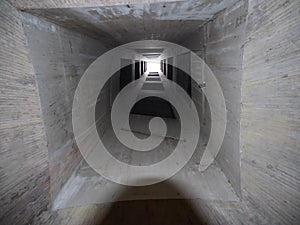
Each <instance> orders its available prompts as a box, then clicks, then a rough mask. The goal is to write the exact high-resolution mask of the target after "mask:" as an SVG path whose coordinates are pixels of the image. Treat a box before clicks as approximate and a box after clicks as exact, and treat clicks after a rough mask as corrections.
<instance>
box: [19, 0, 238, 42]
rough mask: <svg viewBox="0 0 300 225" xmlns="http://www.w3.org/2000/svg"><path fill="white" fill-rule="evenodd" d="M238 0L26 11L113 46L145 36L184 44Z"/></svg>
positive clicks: (206, 0)
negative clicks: (189, 37)
mask: <svg viewBox="0 0 300 225" xmlns="http://www.w3.org/2000/svg"><path fill="white" fill-rule="evenodd" d="M237 1H238V0H200V1H199V0H190V1H175V2H161V3H152V4H144V3H143V4H142V3H139V4H127V5H115V6H100V7H99V6H97V7H80V8H77V7H75V8H49V9H46V8H42V9H27V10H25V11H26V12H28V13H31V14H33V15H36V16H39V17H43V18H46V19H47V20H50V21H52V22H54V23H56V24H58V25H61V26H63V27H67V28H69V29H73V30H76V31H78V32H80V33H84V34H87V35H89V36H92V37H94V38H97V39H99V40H101V41H103V42H105V43H107V44H111V45H112V46H115V45H119V44H123V43H127V42H131V41H137V40H146V39H159V40H165V41H171V42H175V43H181V42H182V41H184V40H185V39H186V38H187V37H188V36H189V35H191V34H192V33H193V32H195V31H197V30H198V29H199V27H200V26H202V25H203V24H204V23H205V22H207V21H208V20H210V19H212V18H213V16H214V15H215V14H216V13H218V12H220V11H221V10H223V9H225V8H227V7H229V6H231V5H232V4H234V3H235V2H237Z"/></svg>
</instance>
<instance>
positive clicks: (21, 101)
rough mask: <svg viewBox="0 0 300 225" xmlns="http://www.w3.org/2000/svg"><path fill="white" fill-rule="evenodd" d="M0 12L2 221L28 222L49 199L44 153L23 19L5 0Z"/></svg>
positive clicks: (10, 222)
mask: <svg viewBox="0 0 300 225" xmlns="http://www.w3.org/2000/svg"><path fill="white" fill-rule="evenodd" d="M0 15H1V19H0V42H1V43H0V93H1V94H0V151H1V152H0V155H1V156H0V198H1V199H0V224H27V223H31V220H32V218H33V217H34V216H36V215H38V214H40V213H41V212H42V211H44V210H46V209H47V205H48V202H49V199H50V195H49V188H50V185H49V168H48V152H47V147H46V140H45V133H44V130H43V122H42V118H41V111H40V104H39V96H38V90H37V84H36V79H35V74H34V71H33V67H32V64H31V63H30V59H29V53H28V48H27V43H26V37H25V34H24V31H23V28H22V23H21V20H20V19H19V16H18V12H17V11H16V10H15V9H14V8H13V7H11V6H10V5H9V4H7V3H6V1H0Z"/></svg>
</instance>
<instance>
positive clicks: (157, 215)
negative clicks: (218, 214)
mask: <svg viewBox="0 0 300 225" xmlns="http://www.w3.org/2000/svg"><path fill="white" fill-rule="evenodd" d="M137 189H145V190H147V189H150V186H144V187H132V188H129V187H128V188H127V189H126V190H125V191H124V192H122V193H121V194H119V198H118V200H117V202H115V203H113V204H112V206H111V208H110V210H109V211H108V213H107V214H106V216H104V217H103V218H102V219H101V221H99V222H98V223H96V224H99V225H116V224H118V225H121V224H124V225H125V224H126V225H130V224H132V225H133V224H136V225H143V224H147V225H157V224H164V225H167V224H172V225H177V224H178V225H179V224H180V225H182V224H197V225H201V224H209V222H208V220H207V218H206V217H205V215H204V213H203V211H201V212H197V211H196V210H195V209H194V208H193V206H192V204H191V202H189V201H188V200H182V199H180V200H179V199H161V200H137V201H122V199H125V198H126V196H134V194H135V192H136V190H137ZM152 190H153V189H152ZM158 191H159V192H163V193H165V192H169V193H170V192H172V193H174V192H175V193H176V195H178V196H180V195H182V194H181V193H180V191H179V189H178V188H177V187H176V185H174V184H172V183H170V182H164V185H163V186H162V188H161V189H160V190H158ZM157 194H158V195H161V193H157ZM151 195H153V193H151ZM154 195H156V194H154ZM166 196H168V194H167V195H166ZM137 198H138V196H137ZM119 200H120V201H119ZM202 213H203V215H202Z"/></svg>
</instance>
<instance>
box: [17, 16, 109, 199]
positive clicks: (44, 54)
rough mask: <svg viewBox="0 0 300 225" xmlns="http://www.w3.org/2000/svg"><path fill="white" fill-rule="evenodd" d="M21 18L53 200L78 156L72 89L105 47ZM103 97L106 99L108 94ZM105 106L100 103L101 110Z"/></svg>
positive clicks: (28, 17) (71, 33) (29, 19)
mask: <svg viewBox="0 0 300 225" xmlns="http://www.w3.org/2000/svg"><path fill="white" fill-rule="evenodd" d="M22 21H23V26H24V30H25V33H26V36H27V39H28V44H29V49H30V56H31V60H32V63H33V66H34V71H35V73H36V78H37V84H38V88H39V95H40V104H41V108H42V113H43V120H44V125H45V132H46V137H47V146H48V152H49V160H50V177H51V195H52V200H53V199H54V198H55V197H56V195H57V194H58V192H59V190H60V189H61V187H62V185H63V184H64V183H65V182H66V180H67V179H68V178H69V176H70V174H71V173H72V172H73V170H74V168H75V167H76V165H78V162H79V161H80V160H81V155H80V153H79V151H78V149H77V146H76V143H75V141H74V135H73V128H72V103H73V96H74V92H75V90H76V87H77V84H78V82H79V80H80V77H81V76H82V75H83V73H84V71H85V70H86V69H87V67H88V66H89V65H90V64H91V63H92V62H93V61H94V60H95V59H96V58H97V57H98V56H100V55H101V54H102V53H104V52H105V51H106V50H108V48H107V47H105V46H103V45H102V44H101V43H100V42H99V41H98V40H95V39H92V38H89V37H87V36H85V35H82V34H79V33H76V32H73V31H70V30H68V29H65V28H62V27H60V26H57V25H55V24H53V23H50V22H47V21H45V20H43V19H40V18H38V17H35V16H32V15H30V14H27V13H22ZM103 98H106V99H107V101H108V102H109V94H105V96H103ZM103 98H102V99H103ZM102 99H101V101H102ZM104 100H105V99H104ZM106 108H108V105H107V106H106V105H105V104H104V105H102V110H101V112H103V113H105V112H106V111H107V109H106ZM99 116H100V115H99Z"/></svg>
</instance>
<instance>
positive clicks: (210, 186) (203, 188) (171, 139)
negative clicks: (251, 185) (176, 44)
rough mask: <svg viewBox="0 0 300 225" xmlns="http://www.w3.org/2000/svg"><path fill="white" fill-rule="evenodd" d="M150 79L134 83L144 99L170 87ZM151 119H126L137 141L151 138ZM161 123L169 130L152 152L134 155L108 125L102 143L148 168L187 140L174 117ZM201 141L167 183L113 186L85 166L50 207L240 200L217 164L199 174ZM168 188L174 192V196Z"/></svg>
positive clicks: (203, 142)
mask: <svg viewBox="0 0 300 225" xmlns="http://www.w3.org/2000/svg"><path fill="white" fill-rule="evenodd" d="M149 77H151V76H148V73H146V74H144V76H143V77H142V78H141V79H139V80H138V82H137V85H136V87H137V88H140V87H141V89H140V90H141V92H140V94H141V95H143V94H145V93H144V92H152V94H154V93H156V94H159V93H161V94H166V93H168V92H164V88H166V89H167V88H170V87H168V85H169V82H170V81H168V80H166V79H165V78H164V75H163V74H162V73H161V72H160V74H159V77H160V80H156V81H151V79H150V81H149ZM157 85H161V86H160V87H161V89H157V88H153V87H157ZM145 87H147V88H145ZM149 107H151V105H149ZM146 111H147V109H146ZM152 117H153V116H146V115H137V114H131V115H130V125H131V129H132V131H133V133H134V134H135V135H136V136H137V137H139V138H146V137H147V136H149V135H150V133H149V129H148V122H149V120H150V119H151V118H152ZM164 119H165V121H166V124H167V127H168V131H167V135H166V138H165V139H164V140H163V141H162V143H161V144H160V145H159V146H158V147H156V148H155V149H154V150H151V151H150V152H146V153H145V152H137V151H132V150H130V149H129V148H127V147H126V146H124V145H123V144H121V143H120V142H119V141H118V139H117V138H116V135H115V133H114V131H113V129H112V127H111V126H110V125H108V126H107V128H106V130H105V132H104V133H102V135H101V140H102V141H103V142H104V143H106V144H105V145H106V148H107V149H109V151H110V153H111V154H112V155H113V156H114V157H116V158H117V159H118V160H120V161H123V162H125V163H128V164H131V165H139V166H141V165H150V164H153V163H156V162H159V161H160V160H162V159H164V158H166V157H167V156H168V155H169V154H171V152H172V151H173V150H174V149H175V147H176V145H177V143H178V142H180V141H185V140H181V139H180V122H179V121H178V120H177V119H172V118H164ZM108 124H110V123H108ZM99 126H100V125H99ZM99 129H101V127H99ZM128 132H130V131H128ZM154 135H155V134H154ZM199 139H200V140H199V143H198V148H197V150H196V151H195V153H194V154H193V156H192V158H191V160H190V161H189V163H188V164H187V165H185V167H184V168H183V169H182V170H181V171H180V172H179V173H177V174H176V175H175V176H173V177H172V178H171V179H169V180H168V181H166V182H162V183H159V184H155V185H150V186H144V187H127V186H123V185H119V184H116V183H114V182H111V181H109V180H107V179H105V178H103V177H102V176H100V175H99V174H97V173H96V172H95V171H94V170H93V169H92V168H91V167H90V166H89V165H88V164H87V163H86V162H85V161H83V162H82V163H81V165H80V166H79V167H78V169H77V170H76V171H75V173H74V174H73V175H72V177H71V178H70V179H69V180H68V182H67V183H66V185H65V186H64V187H63V189H62V190H61V192H60V194H59V195H58V196H57V198H56V199H55V201H54V204H53V208H54V209H62V208H67V207H74V206H84V205H89V204H102V203H108V202H117V201H127V200H141V199H202V200H210V201H212V200H213V201H239V198H238V197H237V195H236V194H235V192H234V190H233V189H232V187H231V185H230V183H229V182H228V180H227V178H226V177H225V175H224V174H223V172H222V171H221V169H220V168H219V167H218V165H216V164H213V165H211V166H210V167H209V168H208V169H207V170H205V171H204V172H200V171H199V169H198V166H199V162H200V159H201V156H202V154H203V151H204V149H205V146H206V140H205V139H204V138H203V137H201V136H200V138H199ZM122 176H123V174H122ZM186 184H188V185H186ZM170 186H174V187H176V188H175V189H176V191H175V189H174V188H170ZM124 193H126V195H124Z"/></svg>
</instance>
